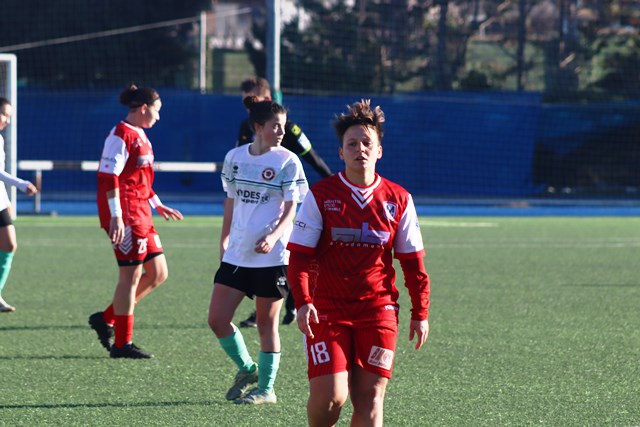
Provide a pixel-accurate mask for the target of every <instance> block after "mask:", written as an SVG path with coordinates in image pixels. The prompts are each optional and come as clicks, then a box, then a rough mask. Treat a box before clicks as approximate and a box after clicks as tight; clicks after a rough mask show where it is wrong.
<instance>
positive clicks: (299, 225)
mask: <svg viewBox="0 0 640 427" xmlns="http://www.w3.org/2000/svg"><path fill="white" fill-rule="evenodd" d="M293 226H294V227H297V228H300V229H301V230H304V229H305V228H307V224H305V223H304V222H302V221H298V220H296V221H293Z"/></svg>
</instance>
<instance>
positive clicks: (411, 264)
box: [393, 194, 430, 350]
mask: <svg viewBox="0 0 640 427" xmlns="http://www.w3.org/2000/svg"><path fill="white" fill-rule="evenodd" d="M403 204H405V207H404V209H403V210H402V216H401V218H400V220H399V221H398V228H397V230H396V236H395V239H394V244H393V249H394V256H395V257H396V258H397V259H398V260H399V261H400V266H401V267H402V272H403V273H404V282H405V286H406V287H407V289H408V290H409V296H410V297H411V323H410V325H409V340H410V341H411V340H413V337H414V336H416V337H417V341H416V350H417V349H419V348H420V347H422V345H423V344H424V343H425V342H426V340H427V336H428V335H429V320H428V318H429V294H430V282H429V275H428V274H427V271H426V269H425V266H424V261H423V258H424V253H425V252H424V244H423V242H422V231H421V230H420V222H419V221H418V214H417V212H416V208H415V205H414V204H413V198H412V197H411V195H410V194H407V198H406V199H405V200H404V203H403Z"/></svg>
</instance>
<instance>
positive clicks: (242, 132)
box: [236, 118, 331, 178]
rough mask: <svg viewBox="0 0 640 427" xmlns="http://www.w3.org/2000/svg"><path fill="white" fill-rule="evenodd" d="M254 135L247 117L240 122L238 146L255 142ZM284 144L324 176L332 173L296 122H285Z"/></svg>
mask: <svg viewBox="0 0 640 427" xmlns="http://www.w3.org/2000/svg"><path fill="white" fill-rule="evenodd" d="M253 136H254V132H253V128H252V127H251V123H250V121H249V119H248V118H247V119H245V120H243V121H242V123H240V129H239V130H238V141H237V142H236V147H239V146H241V145H245V144H249V143H251V142H253ZM282 146H283V147H284V148H286V149H287V150H289V151H292V152H293V153H295V154H297V155H298V156H300V157H301V158H302V159H303V160H305V161H306V162H307V163H309V165H311V167H313V168H314V169H315V170H316V172H318V173H319V174H320V176H322V177H323V178H324V177H327V176H330V175H331V169H329V166H327V164H326V163H325V162H324V160H322V157H320V156H319V155H318V153H316V151H315V150H314V149H313V147H312V146H311V141H309V138H307V136H306V135H305V134H304V132H302V129H300V127H299V126H298V125H297V124H295V123H294V122H291V121H287V123H285V125H284V138H283V139H282Z"/></svg>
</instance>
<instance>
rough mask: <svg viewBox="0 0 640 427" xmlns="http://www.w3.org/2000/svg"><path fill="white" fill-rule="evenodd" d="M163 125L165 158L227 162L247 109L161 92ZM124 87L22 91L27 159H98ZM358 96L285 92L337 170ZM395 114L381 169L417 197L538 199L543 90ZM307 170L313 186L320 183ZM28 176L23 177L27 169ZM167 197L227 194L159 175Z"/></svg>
mask: <svg viewBox="0 0 640 427" xmlns="http://www.w3.org/2000/svg"><path fill="white" fill-rule="evenodd" d="M159 92H160V94H161V96H162V101H163V107H162V111H161V113H160V116H161V119H160V122H159V123H158V124H157V125H156V126H154V128H153V129H150V130H149V131H148V135H149V138H150V140H151V142H152V143H153V145H154V151H155V155H156V160H157V161H198V162H213V161H222V160H223V158H224V155H225V153H226V152H227V151H228V150H229V149H230V148H232V147H233V146H234V144H235V141H236V135H237V129H238V124H239V122H240V121H241V120H242V119H243V118H244V117H245V116H246V112H245V110H244V108H243V106H242V104H241V102H240V99H239V97H237V96H223V95H201V94H199V93H196V92H189V91H177V90H167V89H164V90H162V89H161V90H159ZM117 98H118V90H114V91H109V92H100V91H95V92H90V93H86V92H77V93H74V92H71V93H69V92H64V93H51V92H39V91H32V90H21V91H20V92H19V104H18V112H19V127H18V141H19V147H18V156H19V159H20V160H27V159H28V160H50V159H52V160H98V158H99V157H100V153H101V150H102V145H103V142H104V138H105V136H106V135H107V133H108V132H109V130H110V129H111V128H112V127H113V125H114V124H115V123H117V122H118V121H119V120H120V119H122V118H123V117H124V116H125V114H126V110H125V109H124V107H122V106H121V105H119V104H118V99H117ZM357 99H359V98H358V97H301V96H286V97H285V102H284V103H285V106H287V107H288V108H289V109H290V111H291V114H290V118H291V119H292V120H294V121H296V122H297V123H299V124H300V126H301V127H302V128H303V130H304V131H305V133H306V134H307V136H308V137H309V139H310V140H311V141H312V143H313V146H314V148H315V149H316V151H318V152H319V153H320V154H321V155H322V156H323V157H324V158H325V160H326V161H327V163H328V164H329V166H330V167H331V168H332V169H333V170H334V171H337V170H339V169H341V167H342V166H341V162H340V160H339V159H338V156H337V148H338V142H337V138H336V136H335V134H334V132H333V129H332V128H331V121H332V120H333V118H334V115H335V114H336V113H339V112H342V111H344V110H345V106H346V105H347V104H350V103H352V102H353V101H355V100H357ZM373 103H374V104H379V105H381V106H382V108H383V110H384V111H385V114H386V117H387V124H386V133H385V138H384V141H383V149H384V153H383V159H382V160H381V161H380V162H379V163H378V170H379V172H380V173H381V174H382V175H384V176H385V177H387V178H389V179H392V180H394V181H397V182H398V183H400V184H402V185H404V186H405V187H406V188H407V189H408V190H409V191H411V192H412V193H414V195H416V196H424V195H430V196H502V195H505V196H525V195H530V194H532V191H533V185H532V179H531V176H532V170H531V168H532V156H533V151H534V145H535V142H536V138H537V133H538V128H539V121H540V115H541V112H542V110H543V109H542V104H541V101H540V97H539V95H537V94H513V93H504V94H501V93H489V94H469V93H442V94H440V93H429V94H428V95H422V96H394V97H376V98H374V99H373ZM306 169H307V175H308V177H309V178H310V181H312V182H315V181H316V180H317V179H318V176H317V175H316V173H315V172H314V171H313V170H312V169H310V168H306ZM21 175H24V173H22V174H21ZM154 187H155V188H156V190H157V191H158V192H159V193H160V194H164V193H178V192H179V193H182V194H185V193H191V192H192V193H203V192H207V193H209V192H220V191H221V189H220V179H219V175H217V174H214V175H212V174H196V173H158V174H156V184H155V185H154ZM94 188H95V177H94V176H93V175H92V174H90V173H86V172H85V173H83V172H66V171H65V172H49V173H46V175H45V177H44V189H43V191H44V192H45V193H47V192H57V191H68V190H73V191H84V192H91V191H93V190H94Z"/></svg>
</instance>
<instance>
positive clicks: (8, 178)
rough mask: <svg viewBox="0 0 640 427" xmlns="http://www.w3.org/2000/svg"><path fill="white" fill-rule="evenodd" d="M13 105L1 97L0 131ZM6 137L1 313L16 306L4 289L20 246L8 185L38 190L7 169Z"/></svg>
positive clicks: (0, 154)
mask: <svg viewBox="0 0 640 427" xmlns="http://www.w3.org/2000/svg"><path fill="white" fill-rule="evenodd" d="M11 113H12V107H11V103H10V102H9V100H8V99H6V98H0V131H3V130H5V129H6V127H7V126H8V125H9V124H10V123H11ZM5 158H6V156H5V152H4V139H3V138H2V135H0V313H11V312H14V311H16V308H15V307H13V306H12V305H9V304H7V302H6V301H5V300H4V299H3V298H2V289H3V288H4V285H5V284H6V283H7V279H8V278H9V272H10V271H11V264H12V262H13V255H14V254H15V252H16V249H17V248H18V243H17V240H16V229H15V227H14V225H13V221H12V219H11V217H12V207H11V203H10V201H9V195H8V194H7V189H6V187H5V186H6V185H14V186H16V187H17V188H18V189H19V190H20V191H22V192H24V193H27V194H28V195H30V196H33V195H34V194H36V193H37V192H38V190H37V189H36V187H35V186H34V185H33V184H32V183H30V182H29V181H25V180H22V179H20V178H17V177H15V176H13V175H11V174H8V173H7V172H6V171H5Z"/></svg>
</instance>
